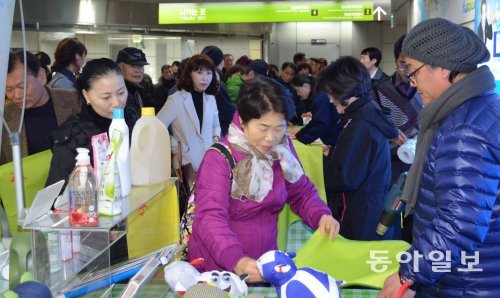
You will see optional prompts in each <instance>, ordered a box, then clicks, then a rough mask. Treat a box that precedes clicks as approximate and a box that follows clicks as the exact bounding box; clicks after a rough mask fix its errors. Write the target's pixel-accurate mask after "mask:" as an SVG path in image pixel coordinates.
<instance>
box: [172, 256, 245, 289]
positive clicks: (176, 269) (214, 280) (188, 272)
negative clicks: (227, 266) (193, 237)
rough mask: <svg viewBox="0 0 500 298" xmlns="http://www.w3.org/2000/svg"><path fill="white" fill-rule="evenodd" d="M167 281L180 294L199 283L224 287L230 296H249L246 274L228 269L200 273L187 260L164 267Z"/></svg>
mask: <svg viewBox="0 0 500 298" xmlns="http://www.w3.org/2000/svg"><path fill="white" fill-rule="evenodd" d="M164 275H165V281H166V282H167V284H168V286H169V287H170V289H172V290H173V291H175V292H176V293H177V294H179V295H180V296H184V294H185V293H186V291H187V290H188V289H189V288H191V287H192V286H194V285H197V284H208V285H211V286H214V287H217V288H219V289H222V290H223V291H225V292H226V293H227V294H228V297H247V296H248V287H247V284H246V283H245V278H246V275H244V276H242V277H241V278H240V277H239V276H237V275H236V274H234V273H232V272H228V271H208V272H204V273H201V274H200V273H199V272H198V270H196V268H195V267H194V266H193V265H191V264H190V263H188V262H185V261H175V262H173V263H171V264H169V265H167V266H165V269H164Z"/></svg>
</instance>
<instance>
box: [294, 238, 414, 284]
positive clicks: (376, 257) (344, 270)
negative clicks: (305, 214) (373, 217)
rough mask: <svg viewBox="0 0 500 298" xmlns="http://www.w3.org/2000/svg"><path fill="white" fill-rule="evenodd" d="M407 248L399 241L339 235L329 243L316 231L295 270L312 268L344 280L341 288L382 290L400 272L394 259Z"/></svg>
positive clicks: (307, 243) (299, 252) (304, 247)
mask: <svg viewBox="0 0 500 298" xmlns="http://www.w3.org/2000/svg"><path fill="white" fill-rule="evenodd" d="M409 248H410V244H408V243H407V242H405V241H400V240H384V241H355V240H349V239H346V238H344V237H342V236H340V235H337V236H335V237H334V239H333V240H329V239H328V237H321V236H320V235H319V231H316V232H315V233H314V234H313V235H312V237H311V238H310V239H309V240H308V241H307V242H306V243H305V244H304V245H303V246H302V248H301V249H300V250H299V251H298V253H297V257H296V258H295V259H294V261H295V264H296V265H297V267H311V268H314V269H316V270H319V271H322V272H325V273H328V274H329V275H330V276H332V277H333V278H335V279H336V280H344V281H345V282H346V283H345V284H344V285H343V286H344V287H345V286H365V287H372V288H382V287H383V285H384V281H385V279H386V278H387V277H388V276H389V275H391V274H393V273H394V272H397V271H398V269H399V262H398V261H397V259H396V256H397V255H398V254H399V253H401V252H405V251H407V250H408V249H409ZM400 257H401V256H400ZM402 259H404V260H406V259H407V256H403V258H402ZM400 260H401V259H400Z"/></svg>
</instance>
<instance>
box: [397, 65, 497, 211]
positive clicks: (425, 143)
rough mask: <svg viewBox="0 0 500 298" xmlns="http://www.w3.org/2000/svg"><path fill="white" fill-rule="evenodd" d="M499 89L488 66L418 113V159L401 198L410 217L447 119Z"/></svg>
mask: <svg viewBox="0 0 500 298" xmlns="http://www.w3.org/2000/svg"><path fill="white" fill-rule="evenodd" d="M494 88H495V79H494V77H493V74H492V73H491V71H490V70H489V68H488V67H487V66H481V67H480V68H478V69H476V70H474V71H473V72H471V73H469V74H468V75H466V76H465V77H463V78H462V79H460V80H459V81H457V82H456V83H453V84H452V85H451V86H450V88H448V89H447V90H446V91H445V92H444V93H443V94H441V96H439V97H438V99H436V100H435V101H434V102H432V103H430V104H429V105H427V106H425V107H424V108H423V109H422V111H421V112H420V114H419V116H418V122H419V124H420V130H419V133H418V138H417V147H416V151H415V159H414V161H413V164H412V165H411V168H410V171H409V172H408V177H407V178H406V183H405V187H404V189H403V195H402V197H401V200H402V201H404V202H406V203H407V204H406V216H408V215H410V214H412V213H413V212H414V209H415V205H416V203H417V197H418V193H419V189H420V179H421V177H422V170H423V168H424V163H425V157H426V156H427V152H428V151H429V148H430V146H431V144H432V140H433V139H434V135H435V133H436V131H437V130H438V128H439V126H440V125H441V121H443V120H444V119H445V118H446V117H447V116H448V115H449V114H450V113H451V112H453V111H454V110H455V109H456V108H457V107H458V106H460V105H461V104H462V103H463V102H465V101H467V100H469V99H471V98H473V97H476V96H479V95H481V94H483V93H485V92H488V91H490V90H492V89H494Z"/></svg>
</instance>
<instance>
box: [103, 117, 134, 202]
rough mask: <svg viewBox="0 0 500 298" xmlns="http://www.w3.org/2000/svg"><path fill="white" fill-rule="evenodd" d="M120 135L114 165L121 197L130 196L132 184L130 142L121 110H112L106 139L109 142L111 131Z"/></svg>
mask: <svg viewBox="0 0 500 298" xmlns="http://www.w3.org/2000/svg"><path fill="white" fill-rule="evenodd" d="M115 129H116V130H118V131H120V132H121V133H122V138H123V139H122V142H121V145H120V147H119V149H118V153H117V154H116V165H117V166H118V173H119V174H120V187H121V194H122V196H126V195H128V194H130V191H131V189H132V184H131V182H130V151H129V150H130V141H129V131H128V126H127V123H125V118H124V112H123V109H114V110H113V121H111V125H110V126H109V131H108V137H109V139H110V140H111V137H112V136H113V130H115Z"/></svg>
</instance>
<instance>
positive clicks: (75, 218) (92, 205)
mask: <svg viewBox="0 0 500 298" xmlns="http://www.w3.org/2000/svg"><path fill="white" fill-rule="evenodd" d="M76 151H77V152H78V156H77V157H76V167H75V169H74V170H73V172H72V173H71V175H70V178H69V206H70V214H69V223H70V225H72V226H96V225H97V210H96V209H97V196H96V185H95V177H94V170H93V169H92V166H91V165H90V156H89V150H88V149H86V148H77V149H76Z"/></svg>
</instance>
